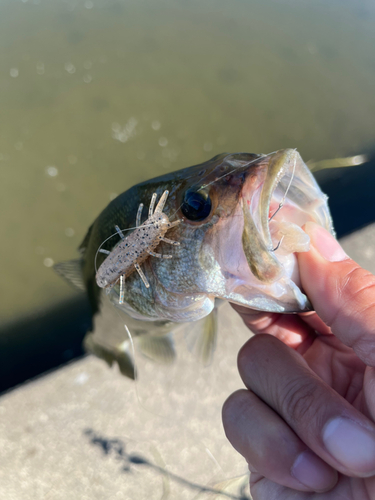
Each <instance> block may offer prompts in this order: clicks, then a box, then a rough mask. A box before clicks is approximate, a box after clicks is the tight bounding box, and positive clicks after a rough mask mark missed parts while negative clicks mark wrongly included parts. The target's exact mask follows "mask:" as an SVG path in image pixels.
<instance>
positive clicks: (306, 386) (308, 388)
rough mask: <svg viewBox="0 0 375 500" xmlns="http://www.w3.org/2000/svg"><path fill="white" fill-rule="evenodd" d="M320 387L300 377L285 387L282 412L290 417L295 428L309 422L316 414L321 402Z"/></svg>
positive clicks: (314, 382)
mask: <svg viewBox="0 0 375 500" xmlns="http://www.w3.org/2000/svg"><path fill="white" fill-rule="evenodd" d="M320 397H321V396H320V391H319V387H318V385H317V384H316V381H315V380H306V379H304V378H301V377H298V378H297V379H293V380H291V381H290V382H289V383H288V384H287V386H286V387H285V392H284V393H283V400H282V402H281V403H280V404H281V411H282V414H283V415H287V416H288V420H289V422H290V423H291V424H292V425H293V426H294V425H298V424H300V423H301V422H303V421H305V420H307V419H308V418H309V416H310V415H311V414H312V413H314V414H315V413H316V408H317V403H319V400H320Z"/></svg>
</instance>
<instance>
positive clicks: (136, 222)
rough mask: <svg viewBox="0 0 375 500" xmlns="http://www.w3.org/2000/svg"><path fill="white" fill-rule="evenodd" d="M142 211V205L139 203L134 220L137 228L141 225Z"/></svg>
mask: <svg viewBox="0 0 375 500" xmlns="http://www.w3.org/2000/svg"><path fill="white" fill-rule="evenodd" d="M142 210H143V203H141V204H140V205H139V207H138V212H137V218H136V220H135V225H136V226H137V227H139V226H140V225H141V217H142Z"/></svg>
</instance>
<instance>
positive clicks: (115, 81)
mask: <svg viewBox="0 0 375 500" xmlns="http://www.w3.org/2000/svg"><path fill="white" fill-rule="evenodd" d="M374 88H375V6H374V3H373V2H372V1H371V0H368V1H363V0H353V1H343V0H340V1H339V0H330V1H329V2H327V1H323V0H321V1H314V2H312V1H302V0H298V1H297V0H296V1H293V0H256V1H250V0H248V1H244V0H242V1H241V0H232V1H231V2H228V1H225V0H216V1H209V0H200V1H186V0H160V1H159V0H144V1H141V0H118V1H111V0H108V1H105V0H84V1H70V0H66V1H62V0H48V1H47V0H28V1H27V0H23V1H21V0H0V175H1V180H0V208H1V227H0V235H1V248H2V250H1V274H2V280H1V286H2V290H1V291H2V293H1V303H0V308H1V309H0V319H3V320H4V319H8V318H11V317H14V316H15V315H20V314H23V313H25V312H28V311H30V310H33V309H35V308H40V307H47V306H48V305H49V304H51V303H52V302H57V301H58V300H60V299H61V298H63V297H65V296H67V295H68V294H70V290H69V287H68V286H66V285H65V284H64V283H63V282H62V281H61V280H60V279H59V278H58V277H56V276H54V273H53V271H52V269H51V268H50V266H51V264H52V263H53V262H56V261H60V260H66V259H69V258H74V257H76V255H77V254H76V247H77V246H78V244H79V243H80V241H81V239H82V238H83V236H84V234H85V232H86V229H87V227H88V226H89V224H90V223H91V222H92V221H93V219H94V218H95V217H96V215H97V214H98V213H99V211H100V210H101V209H102V208H103V207H104V206H105V205H106V204H107V203H108V202H109V200H110V199H111V198H112V197H113V196H115V194H117V193H119V192H121V191H124V190H125V189H127V188H128V187H130V186H131V185H133V184H134V183H136V182H139V181H142V180H145V179H147V178H149V177H151V176H154V175H157V174H159V173H162V172H165V171H170V170H174V169H178V168H182V167H185V166H188V165H191V164H194V163H198V162H202V161H205V160H207V159H208V158H210V157H212V156H214V155H215V154H217V153H220V152H223V151H249V152H264V153H267V152H269V151H273V150H275V149H278V148H284V147H297V148H298V149H299V151H300V152H301V154H302V155H303V157H304V158H305V159H309V158H314V159H323V158H328V157H335V156H337V155H349V154H356V153H361V152H363V151H365V150H367V149H368V148H371V147H373V145H374V142H375V141H374V130H375V92H374Z"/></svg>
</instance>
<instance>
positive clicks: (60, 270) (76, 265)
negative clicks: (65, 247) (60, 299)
mask: <svg viewBox="0 0 375 500" xmlns="http://www.w3.org/2000/svg"><path fill="white" fill-rule="evenodd" d="M53 269H54V271H55V272H56V273H57V274H58V275H59V276H61V277H62V278H64V279H65V281H67V282H68V283H69V284H70V285H73V286H74V288H76V289H77V290H81V291H86V287H85V283H84V281H83V275H82V260H81V259H74V260H67V261H65V262H59V263H57V264H55V265H54V266H53Z"/></svg>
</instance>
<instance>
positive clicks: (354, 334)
mask: <svg viewBox="0 0 375 500" xmlns="http://www.w3.org/2000/svg"><path fill="white" fill-rule="evenodd" d="M304 229H305V232H306V233H307V234H308V235H309V236H310V239H311V248H310V251H309V252H306V253H300V254H298V263H299V268H300V274H301V281H302V286H303V289H304V291H305V293H306V294H307V295H308V297H309V299H310V300H311V302H312V304H313V306H314V309H315V311H316V312H317V313H318V315H319V316H320V317H321V318H322V320H323V321H324V322H325V323H326V324H327V325H328V326H330V327H331V330H332V333H333V334H334V335H335V336H336V337H338V338H339V339H340V340H341V341H342V342H343V343H344V344H345V345H347V346H349V347H352V348H353V350H354V352H355V353H356V354H357V356H358V357H359V358H360V359H361V360H362V361H363V362H364V363H366V364H367V365H369V366H375V277H374V276H373V275H372V274H371V273H370V272H368V271H366V270H365V269H362V268H361V267H360V266H359V265H358V264H357V263H356V262H354V261H353V260H352V259H350V258H349V257H348V256H347V255H346V254H345V252H344V250H343V249H342V247H341V246H340V244H339V242H338V241H337V240H336V239H335V238H334V237H333V236H332V235H331V234H330V233H329V232H328V231H326V230H325V229H324V228H322V227H321V226H318V225H317V224H315V223H313V222H308V223H306V224H305V227H304Z"/></svg>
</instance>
